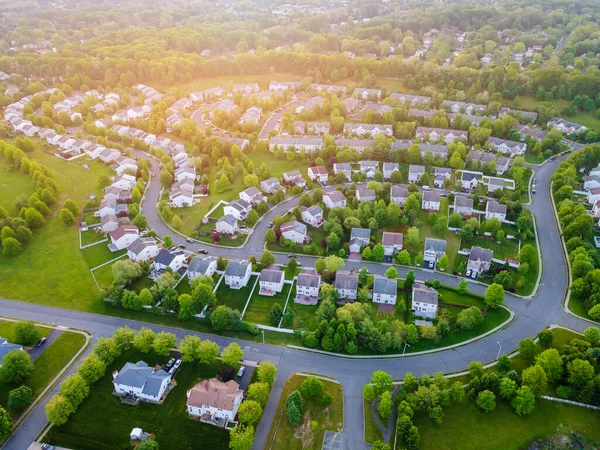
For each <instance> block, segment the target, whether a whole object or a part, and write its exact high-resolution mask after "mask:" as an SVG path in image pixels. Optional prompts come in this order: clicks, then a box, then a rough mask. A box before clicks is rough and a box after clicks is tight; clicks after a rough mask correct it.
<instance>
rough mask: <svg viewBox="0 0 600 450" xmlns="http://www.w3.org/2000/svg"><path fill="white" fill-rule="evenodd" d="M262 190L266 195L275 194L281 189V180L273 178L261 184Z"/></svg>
mask: <svg viewBox="0 0 600 450" xmlns="http://www.w3.org/2000/svg"><path fill="white" fill-rule="evenodd" d="M260 189H261V190H262V191H263V192H264V193H265V194H274V193H275V192H277V191H278V190H279V189H281V184H279V180H278V179H277V178H275V177H271V178H268V179H266V180H263V181H261V182H260Z"/></svg>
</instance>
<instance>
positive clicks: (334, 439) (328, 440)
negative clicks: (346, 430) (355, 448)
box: [323, 431, 350, 450]
mask: <svg viewBox="0 0 600 450" xmlns="http://www.w3.org/2000/svg"><path fill="white" fill-rule="evenodd" d="M347 448H348V449H349V448H350V447H349V446H347V445H344V439H343V437H342V434H341V433H336V432H333V431H326V432H325V436H324V437H323V450H344V449H347Z"/></svg>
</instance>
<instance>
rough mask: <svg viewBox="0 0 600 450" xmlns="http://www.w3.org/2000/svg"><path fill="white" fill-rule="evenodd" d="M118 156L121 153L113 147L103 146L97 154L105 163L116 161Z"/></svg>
mask: <svg viewBox="0 0 600 450" xmlns="http://www.w3.org/2000/svg"><path fill="white" fill-rule="evenodd" d="M120 156H121V153H119V152H118V151H117V150H115V149H114V148H105V149H104V150H102V151H101V152H100V153H99V154H98V158H99V159H100V160H101V161H102V162H104V163H106V164H108V163H110V162H113V161H116V160H117V159H118V158H119V157H120Z"/></svg>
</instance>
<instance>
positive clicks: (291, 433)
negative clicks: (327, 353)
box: [265, 375, 344, 450]
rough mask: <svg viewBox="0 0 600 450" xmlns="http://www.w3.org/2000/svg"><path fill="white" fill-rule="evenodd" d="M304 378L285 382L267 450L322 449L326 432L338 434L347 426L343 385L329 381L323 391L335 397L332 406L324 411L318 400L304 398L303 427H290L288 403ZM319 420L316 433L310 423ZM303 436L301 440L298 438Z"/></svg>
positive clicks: (294, 376) (268, 439)
mask: <svg viewBox="0 0 600 450" xmlns="http://www.w3.org/2000/svg"><path fill="white" fill-rule="evenodd" d="M304 379H305V377H302V376H299V375H292V376H291V377H290V378H288V380H287V381H286V382H285V386H284V387H283V392H282V393H281V398H280V399H279V404H278V405H277V412H276V414H275V418H274V419H273V423H272V424H271V430H270V431H269V437H268V438H267V443H266V445H265V449H269V448H273V449H277V450H279V449H286V450H311V449H312V450H320V449H321V448H322V446H323V436H324V435H325V430H332V431H338V430H341V429H342V427H343V426H344V393H343V390H342V386H341V385H339V384H337V383H333V382H330V381H323V385H324V392H329V393H330V394H331V395H332V396H333V402H332V403H331V405H330V406H329V407H328V408H326V409H323V407H322V406H321V403H320V402H319V400H309V399H306V398H305V399H303V400H304V401H303V411H302V413H303V417H304V424H303V425H300V426H299V427H294V426H292V425H290V424H289V422H288V421H287V417H286V415H285V411H284V409H285V402H286V400H287V397H288V396H289V394H290V393H291V392H292V391H294V390H296V389H299V388H300V386H301V385H302V382H303V381H304ZM315 420H316V421H317V422H318V426H317V428H316V430H311V429H310V425H309V422H310V421H315ZM297 436H302V437H297Z"/></svg>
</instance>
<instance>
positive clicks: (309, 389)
mask: <svg viewBox="0 0 600 450" xmlns="http://www.w3.org/2000/svg"><path fill="white" fill-rule="evenodd" d="M301 391H302V396H303V397H306V398H309V399H317V398H319V397H321V394H323V382H322V381H321V380H319V379H318V378H317V377H314V376H310V377H306V378H305V379H304V381H303V382H302V387H301Z"/></svg>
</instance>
